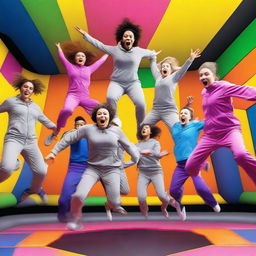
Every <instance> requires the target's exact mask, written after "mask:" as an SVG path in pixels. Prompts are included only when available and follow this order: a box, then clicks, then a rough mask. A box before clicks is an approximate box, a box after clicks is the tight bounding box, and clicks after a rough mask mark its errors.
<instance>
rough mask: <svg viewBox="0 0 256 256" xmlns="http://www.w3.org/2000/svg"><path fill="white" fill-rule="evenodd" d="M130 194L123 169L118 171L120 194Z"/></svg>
mask: <svg viewBox="0 0 256 256" xmlns="http://www.w3.org/2000/svg"><path fill="white" fill-rule="evenodd" d="M129 192H130V186H129V183H128V179H127V176H126V172H125V170H124V169H121V170H120V194H121V195H128V194H129Z"/></svg>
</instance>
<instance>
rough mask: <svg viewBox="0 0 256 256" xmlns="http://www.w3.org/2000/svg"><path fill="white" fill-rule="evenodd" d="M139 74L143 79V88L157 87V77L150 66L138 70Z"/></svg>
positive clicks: (141, 79)
mask: <svg viewBox="0 0 256 256" xmlns="http://www.w3.org/2000/svg"><path fill="white" fill-rule="evenodd" d="M138 76H139V79H140V81H141V86H142V88H154V87H155V79H154V78H153V76H152V73H151V70H150V68H140V69H139V70H138Z"/></svg>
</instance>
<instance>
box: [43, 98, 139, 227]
mask: <svg viewBox="0 0 256 256" xmlns="http://www.w3.org/2000/svg"><path fill="white" fill-rule="evenodd" d="M114 115H115V110H114V109H113V108H112V106H111V105H110V104H108V103H104V104H100V105H98V106H97V107H95V109H94V110H93V111H92V120H93V121H94V122H95V124H92V125H85V126H83V127H81V128H80V129H78V130H76V131H74V132H70V133H69V134H67V135H66V136H65V137H64V138H63V139H62V140H61V141H60V142H59V143H58V144H57V145H55V147H54V148H53V149H52V150H51V153H50V154H49V155H48V156H47V157H46V160H48V159H50V158H53V159H54V158H55V156H56V155H57V154H58V153H59V152H60V151H61V150H63V149H65V148H66V147H68V146H69V145H70V144H72V143H75V142H76V141H78V140H80V139H81V138H86V139H87V141H88V148H89V159H88V168H87V170H86V172H84V174H83V176H82V179H81V180H80V182H79V184H78V186H77V189H76V192H75V193H74V194H73V195H72V200H71V217H72V218H71V219H72V221H71V222H70V223H68V226H67V227H68V228H69V229H71V230H73V229H74V230H76V229H79V228H80V227H81V224H80V220H81V215H82V214H81V213H82V207H83V203H84V200H85V199H86V197H87V195H88V193H89V192H90V190H91V188H92V187H93V186H94V184H95V183H96V182H97V181H99V180H102V182H103V184H104V188H105V191H106V194H107V204H108V207H109V208H110V209H111V210H113V211H116V212H118V213H120V214H126V212H125V211H124V210H123V208H122V207H121V206H120V204H121V200H120V167H121V165H122V162H121V160H120V158H119V157H118V155H117V150H118V147H119V143H120V144H121V146H122V147H123V148H124V149H125V150H126V152H127V153H128V154H130V155H131V157H132V162H134V163H137V161H138V159H139V153H138V151H137V150H136V148H135V147H134V146H133V145H132V143H130V141H129V140H128V139H127V137H126V136H125V134H124V133H123V132H122V131H121V129H120V128H118V127H116V126H112V125H110V123H111V121H112V119H113V117H114Z"/></svg>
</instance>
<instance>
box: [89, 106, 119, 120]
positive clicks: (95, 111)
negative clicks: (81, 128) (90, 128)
mask: <svg viewBox="0 0 256 256" xmlns="http://www.w3.org/2000/svg"><path fill="white" fill-rule="evenodd" d="M100 108H105V109H106V110H107V111H108V113H109V123H108V124H110V123H111V121H112V120H113V118H114V116H115V114H116V110H115V109H114V108H113V107H112V106H111V104H109V103H101V104H98V105H97V106H96V107H95V108H94V109H93V110H92V114H91V119H92V121H93V122H94V123H96V122H97V119H96V115H97V112H98V110H99V109H100Z"/></svg>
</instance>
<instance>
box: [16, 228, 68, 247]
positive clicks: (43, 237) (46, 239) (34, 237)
mask: <svg viewBox="0 0 256 256" xmlns="http://www.w3.org/2000/svg"><path fill="white" fill-rule="evenodd" d="M64 233H65V231H39V232H35V233H33V234H31V235H30V236H28V237H27V238H26V239H25V240H23V241H22V242H21V243H19V245H18V246H17V247H36V246H46V245H48V244H50V243H52V242H54V241H55V240H57V239H58V238H60V237H61V236H62V235H63V234H64Z"/></svg>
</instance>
